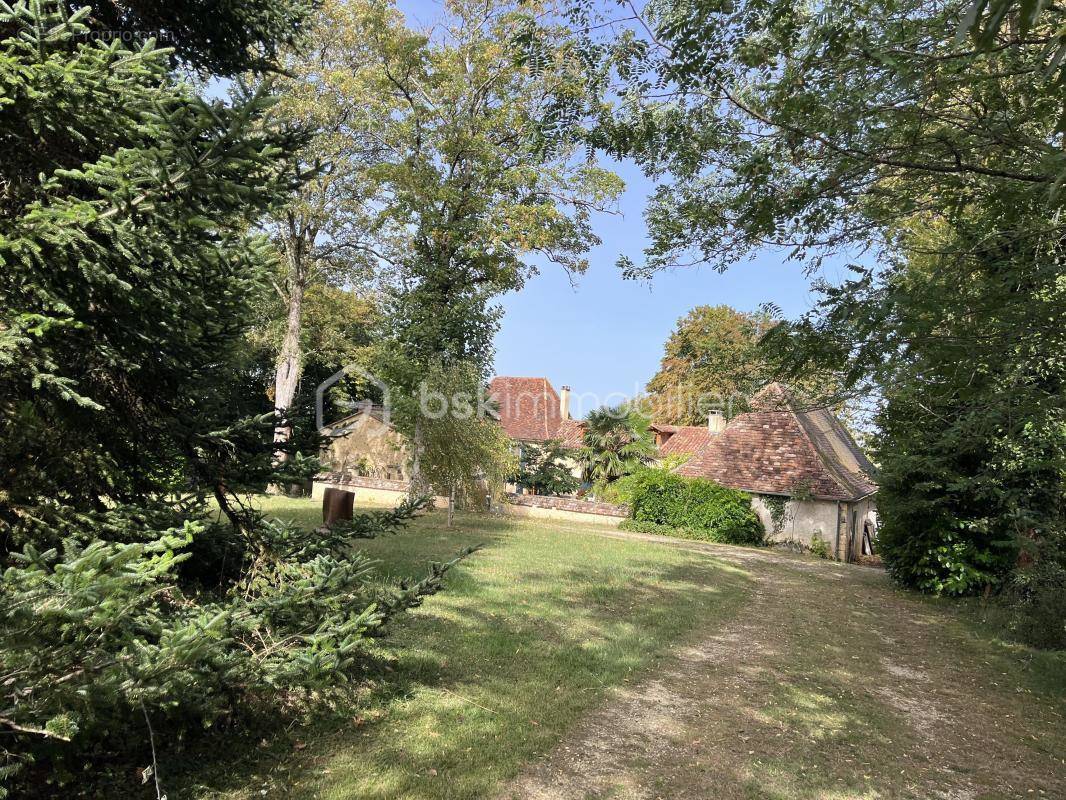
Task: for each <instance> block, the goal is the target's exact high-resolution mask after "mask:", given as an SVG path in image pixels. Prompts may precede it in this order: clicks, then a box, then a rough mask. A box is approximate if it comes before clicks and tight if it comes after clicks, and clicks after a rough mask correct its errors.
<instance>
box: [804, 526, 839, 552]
mask: <svg viewBox="0 0 1066 800" xmlns="http://www.w3.org/2000/svg"><path fill="white" fill-rule="evenodd" d="M807 549H808V550H809V551H810V554H811V555H812V556H815V557H817V558H832V557H833V551H832V550H830V549H829V542H827V541H826V540H825V539H823V538H822V534H821V533H819V532H818V531H815V532H814V534H813V535H812V536H811V544H810V546H809V547H808V548H807Z"/></svg>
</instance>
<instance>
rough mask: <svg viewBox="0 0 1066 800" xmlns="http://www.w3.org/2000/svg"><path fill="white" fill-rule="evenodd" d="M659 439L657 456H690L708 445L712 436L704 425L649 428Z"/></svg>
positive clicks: (653, 426) (656, 425)
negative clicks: (661, 440)
mask: <svg viewBox="0 0 1066 800" xmlns="http://www.w3.org/2000/svg"><path fill="white" fill-rule="evenodd" d="M651 429H652V430H653V431H657V432H658V433H659V434H660V437H662V438H665V441H663V443H662V444H660V445H659V455H663V456H672V455H692V454H694V453H696V452H697V451H699V450H700V449H701V448H703V447H705V446H706V445H707V444H709V443H710V441H711V438H712V437H713V436H714V434H713V433H711V431H710V429H709V428H708V427H707V426H706V425H659V424H655V425H652V426H651Z"/></svg>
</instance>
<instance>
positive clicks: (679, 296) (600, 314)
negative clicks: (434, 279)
mask: <svg viewBox="0 0 1066 800" xmlns="http://www.w3.org/2000/svg"><path fill="white" fill-rule="evenodd" d="M613 166H614V168H615V171H616V172H618V173H619V174H620V175H621V176H622V177H623V178H624V179H625V181H626V192H625V195H624V196H623V197H622V201H621V204H620V205H621V211H622V214H621V215H619V216H602V217H600V218H599V219H597V220H596V222H595V229H596V232H597V234H598V235H599V237H600V238H601V239H602V240H603V244H602V245H600V246H599V247H597V248H596V249H595V250H594V251H592V253H591V254H590V259H589V261H590V267H589V270H588V272H587V273H586V274H584V275H582V276H578V277H577V278H576V279H575V281H574V285H571V281H570V279H569V277H568V276H567V275H566V274H565V273H564V272H563V270H562V269H561V268H558V267H553V266H551V265H549V266H547V267H546V268H544V269H543V270H542V272H541V274H540V275H538V276H536V277H535V278H533V279H532V280H531V281H529V282H528V283H527V284H526V286H525V287H524V288H523V289H522V290H521V291H520V292H513V293H511V294H509V295H507V296H506V297H505V298H504V299H503V306H504V308H505V310H506V314H505V316H504V319H503V324H502V327H501V329H500V332H499V334H498V335H497V337H496V371H497V373H498V374H501V375H536V376H541V375H543V376H545V377H547V378H549V379H550V380H551V381H552V383H553V384H554V385H555V386H556V387H559V386H561V385H564V384H565V385H569V386H570V387H571V388H572V389H573V390H574V393H575V399H577V397H578V396H579V395H581V394H582V393H593V394H596V395H597V396H599V397H600V398H606V397H607V396H608V395H610V394H612V393H621V394H623V395H626V396H631V395H632V394H634V392H635V391H639V390H641V389H643V387H644V384H645V383H647V381H648V380H649V379H650V378H651V377H652V375H654V374H655V372H656V370H657V369H658V367H659V360H660V359H661V358H662V353H663V344H664V343H665V342H666V339H667V337H668V336H669V335H670V332H671V331H672V330H673V328H674V326H675V325H676V323H677V320H678V319H679V318H680V317H682V316H684V315H685V314H687V313H688V312H689V310H691V309H692V308H694V307H695V306H698V305H718V304H722V303H724V304H726V305H730V306H733V307H734V308H737V309H740V310H742V311H754V310H756V309H758V308H759V306H760V305H762V304H763V303H766V302H772V303H775V304H777V305H778V306H779V307H780V308H781V309H782V311H783V312H784V313H785V315H786V316H788V317H795V316H798V315H799V314H802V313H803V312H804V311H807V310H808V309H809V308H810V307H811V306H812V304H813V301H814V295H813V294H812V293H811V292H810V281H809V279H808V278H807V277H805V276H804V274H803V271H802V267H801V266H800V265H799V264H797V263H795V262H789V263H786V262H785V257H784V254H783V253H777V252H773V251H766V252H764V253H760V254H759V255H758V256H757V257H756V258H754V259H753V260H751V261H749V262H744V263H739V264H736V265H734V266H733V267H731V268H730V269H729V270H728V271H726V272H725V273H718V272H716V271H715V270H712V269H710V268H709V267H687V268H683V269H677V270H673V271H670V272H662V273H659V274H658V275H656V276H655V277H654V278H653V279H652V280H651V281H649V282H638V281H631V280H623V278H622V276H621V272H620V271H619V270H618V268H617V267H616V266H615V260H616V259H617V257H618V256H619V255H622V254H625V255H628V256H630V257H631V258H632V259H633V260H634V261H636V262H638V263H639V262H640V260H641V252H642V250H643V248H644V245H645V243H646V237H645V226H644V220H643V209H644V204H645V198H646V197H647V196H648V193H649V191H650V189H651V187H652V184H651V183H650V182H649V181H648V180H647V179H646V178H645V177H644V176H643V175H642V174H641V173H640V171H639V169H637V168H635V167H633V166H632V165H630V164H623V165H618V164H615V165H613ZM835 271H836V270H835V269H834V268H833V267H829V268H828V270H827V271H826V272H827V274H828V276H829V277H833V273H834V272H835ZM618 399H620V397H619V396H618V394H615V396H614V397H611V398H609V399H604V400H602V402H612V401H616V400H618ZM588 406H589V404H588V403H586V404H585V407H584V408H580V407H575V408H574V409H573V412H574V415H575V416H583V415H584V413H586V412H588V411H589V410H591V409H590V408H589V407H588Z"/></svg>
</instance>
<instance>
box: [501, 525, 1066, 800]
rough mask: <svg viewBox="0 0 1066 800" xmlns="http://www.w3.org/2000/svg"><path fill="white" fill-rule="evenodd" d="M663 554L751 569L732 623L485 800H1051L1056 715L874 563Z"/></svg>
mask: <svg viewBox="0 0 1066 800" xmlns="http://www.w3.org/2000/svg"><path fill="white" fill-rule="evenodd" d="M604 535H616V534H604ZM617 535H623V534H617ZM660 541H661V540H660ZM677 546H682V547H685V548H686V549H702V550H706V551H707V552H708V553H710V554H713V555H714V556H715V557H717V558H721V559H723V560H726V561H729V562H731V563H734V564H736V565H738V566H741V567H742V568H744V569H745V570H747V571H748V572H749V573H750V574H751V575H752V577H753V579H754V580H755V589H754V592H753V596H752V599H751V602H750V604H749V606H748V607H747V608H746V610H745V611H744V612H743V613H742V615H741V617H740V619H739V621H738V622H737V623H736V624H733V625H731V626H730V627H729V628H728V629H727V630H722V631H716V632H713V633H711V634H710V635H708V636H707V637H706V638H705V639H703V640H702V641H700V642H699V643H698V644H696V645H695V646H692V647H688V648H686V649H683V650H680V651H678V652H677V653H676V654H675V656H674V657H673V658H672V659H671V661H670V662H668V663H667V664H665V665H664V667H663V668H662V669H660V670H659V672H658V674H657V675H656V676H654V677H651V678H648V679H646V680H644V681H643V682H641V683H640V684H639V685H634V686H632V687H628V688H626V689H623V690H621V691H618V692H616V693H615V694H614V695H613V696H612V697H611V699H610V700H609V701H608V702H607V703H605V704H604V705H603V706H602V707H601V708H600V709H599V710H597V711H596V712H594V713H593V714H591V715H590V716H589V717H587V718H586V719H585V720H584V721H583V723H581V724H580V725H579V726H578V727H577V728H576V729H575V730H574V731H572V732H571V735H570V736H569V737H568V738H567V739H566V740H565V741H563V742H562V743H561V744H560V745H559V746H558V747H557V748H556V749H555V750H554V751H553V752H552V753H551V754H550V755H548V756H547V757H546V758H544V759H542V760H540V761H538V762H536V763H534V764H532V765H531V766H530V767H529V768H528V769H527V771H526V772H525V773H524V774H523V775H521V776H520V777H519V778H518V779H517V780H516V781H515V782H513V783H512V784H511V785H510V786H508V787H507V788H506V789H505V790H504V791H503V792H502V793H501V795H500V800H520V799H521V800H580V799H581V798H585V799H586V800H590V799H591V798H616V799H617V800H631V799H632V800H637V799H638V798H639V799H640V800H645V799H647V800H654V799H656V798H661V799H662V800H685V799H687V798H691V800H711V799H712V798H715V799H717V798H780V800H792V799H793V798H797V799H798V798H818V799H819V800H874V799H875V798H877V799H880V798H915V800H927V799H928V798H942V799H943V800H971V799H972V800H977V798H1001V797H1002V798H1007V797H1027V798H1031V797H1049V798H1066V760H1064V759H1066V721H1064V718H1063V713H1064V709H1063V708H1062V706H1061V705H1057V704H1056V703H1054V702H1048V701H1047V698H1042V697H1041V696H1040V695H1038V694H1036V693H1034V692H1033V691H1032V690H1031V689H1029V688H1028V687H1027V686H1026V685H1025V684H1024V683H1018V682H1017V681H1016V675H1017V670H1016V669H1012V666H1013V667H1016V666H1017V665H1012V664H1011V663H1009V661H1008V660H1007V657H1006V656H1004V655H1003V654H1002V653H999V652H997V651H994V650H993V649H992V648H991V646H990V645H989V644H988V643H986V642H983V641H981V640H978V639H976V638H974V637H973V636H972V635H971V634H970V633H969V632H968V631H967V630H966V629H965V628H963V627H962V626H961V625H960V624H959V623H958V622H957V621H955V620H954V619H953V618H952V617H951V616H950V614H949V613H948V612H947V611H946V610H944V609H942V608H939V607H937V606H936V605H934V604H931V603H926V602H923V601H921V600H918V599H915V598H913V597H911V596H908V595H905V594H902V593H900V592H897V591H895V590H894V589H893V588H892V587H891V585H890V584H889V582H888V581H887V579H886V578H885V576H884V575H883V574H882V573H880V572H877V571H874V570H869V569H864V568H861V567H849V566H842V565H835V564H828V563H819V562H810V561H804V560H798V559H794V558H789V557H787V556H779V555H775V554H773V553H771V552H767V551H754V550H743V549H739V548H716V547H714V546H704V545H700V544H693V543H686V544H683V545H682V544H678V545H677ZM1008 670H1010V674H1007V671H1008Z"/></svg>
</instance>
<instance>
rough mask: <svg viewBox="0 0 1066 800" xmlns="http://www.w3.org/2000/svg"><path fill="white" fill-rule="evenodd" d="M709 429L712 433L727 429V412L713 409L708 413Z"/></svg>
mask: <svg viewBox="0 0 1066 800" xmlns="http://www.w3.org/2000/svg"><path fill="white" fill-rule="evenodd" d="M707 430H709V431H710V432H711V433H721V432H722V431H724V430H725V414H723V413H722V412H721V411H717V410H715V411H712V412H711V413H710V414H708V415H707Z"/></svg>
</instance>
